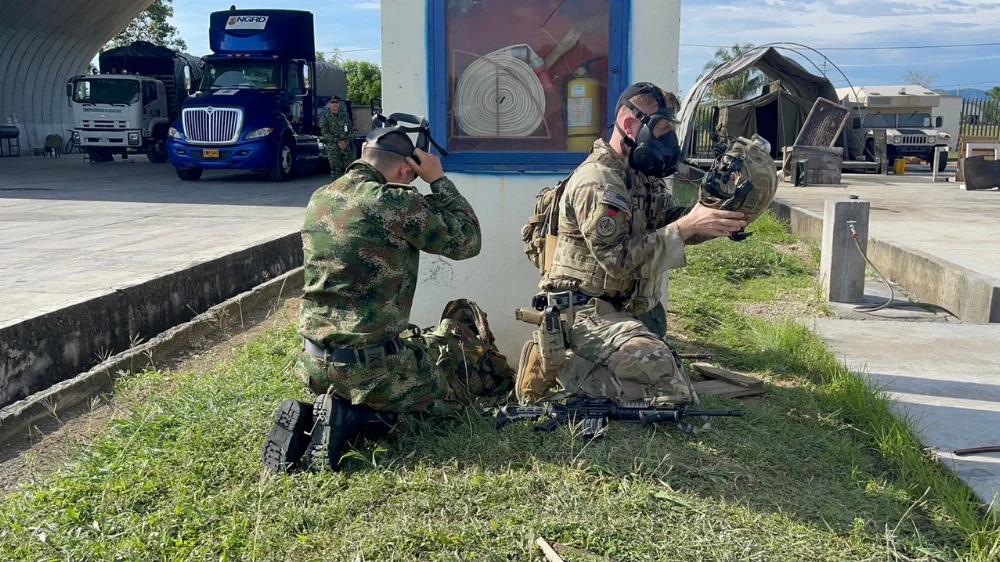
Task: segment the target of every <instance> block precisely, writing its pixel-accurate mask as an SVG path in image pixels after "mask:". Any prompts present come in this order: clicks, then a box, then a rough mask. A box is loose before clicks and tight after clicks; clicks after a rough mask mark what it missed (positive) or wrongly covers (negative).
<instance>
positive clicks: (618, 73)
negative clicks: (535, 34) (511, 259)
mask: <svg viewBox="0 0 1000 562" xmlns="http://www.w3.org/2000/svg"><path fill="white" fill-rule="evenodd" d="M426 2H427V53H428V57H427V60H428V62H427V72H428V93H429V105H430V107H429V115H428V117H429V119H430V122H431V128H432V134H433V136H434V139H435V141H437V142H438V143H439V144H440V145H441V146H442V147H444V149H445V150H447V151H448V153H449V157H448V158H444V159H442V164H443V165H444V168H445V170H447V171H459V172H518V171H525V172H529V171H532V172H542V171H551V172H564V171H568V170H572V169H573V168H575V167H576V166H577V165H579V164H580V163H581V162H583V160H584V159H585V158H586V156H587V152H589V148H587V151H574V152H568V151H566V150H562V151H559V150H544V149H542V150H539V149H537V148H528V149H526V150H518V151H511V150H496V151H489V150H484V149H482V148H478V149H477V148H470V147H468V146H466V147H462V146H460V143H461V141H456V142H450V141H451V136H450V135H449V129H452V128H453V127H456V125H455V124H454V123H453V119H452V115H451V111H450V110H451V88H452V86H451V85H450V84H449V82H450V81H451V82H452V83H454V82H455V81H456V80H457V78H458V77H456V76H450V73H449V66H453V64H450V61H451V59H450V58H449V56H448V55H449V53H448V49H449V42H448V35H447V31H448V21H447V18H448V17H449V16H448V9H449V5H454V4H456V2H455V0H426ZM490 4H492V5H493V6H498V5H500V6H502V5H504V2H495V3H494V2H491V3H490ZM538 4H543V3H541V2H540V3H538ZM630 4H631V0H601V5H603V6H609V7H610V13H608V12H604V13H605V14H607V21H608V24H609V29H608V30H607V55H606V57H604V56H599V57H598V58H606V59H607V67H606V70H607V72H606V88H605V87H604V84H601V87H600V88H599V90H598V91H600V90H603V92H601V94H602V95H601V98H602V100H603V103H602V105H603V107H604V108H605V111H604V112H603V113H604V117H605V120H604V122H603V123H601V125H602V126H601V131H600V133H598V134H599V135H600V136H602V137H603V138H607V136H608V135H607V134H606V133H607V130H606V125H607V124H609V123H612V122H613V121H614V116H613V113H614V106H615V102H616V101H617V99H618V96H619V95H620V94H621V92H622V91H623V90H624V89H625V87H627V85H628V84H629V60H628V51H629V49H628V46H629V43H630V27H631V21H630V20H631V17H630ZM475 5H476V3H473V9H475ZM559 6H561V4H560V5H559ZM513 11H514V10H513V9H507V10H506V12H507V14H509V13H511V12H513ZM553 14H555V12H553ZM543 16H544V14H543ZM513 17H514V16H508V15H506V14H504V15H503V16H502V17H500V16H499V15H498V19H499V20H503V19H504V18H506V20H507V21H509V20H510V18H513ZM550 17H551V16H550ZM602 17H603V16H602ZM601 33H603V31H601ZM566 35H569V34H566ZM550 36H551V34H550ZM553 38H554V39H557V40H558V39H559V36H558V35H557V36H555V37H553ZM511 42H512V43H517V41H516V39H514V40H512V41H511ZM521 42H522V43H524V42H523V41H521ZM467 43H468V41H467ZM529 45H530V44H529ZM496 48H498V47H496V46H495V45H494V46H493V47H492V49H496ZM581 49H582V47H581ZM470 50H471V49H470ZM476 50H491V49H490V48H489V47H483V48H481V49H479V48H477V49H476ZM455 52H462V53H464V52H465V51H458V50H455ZM569 52H570V51H567V53H569ZM595 53H596V51H591V54H595ZM485 54H486V53H475V54H473V53H468V55H469V56H470V57H476V56H477V55H478V56H482V55H485ZM581 56H582V55H579V54H577V60H579V58H580V57H581ZM456 57H457V55H456ZM565 58H569V56H568V55H565ZM574 64H575V63H574ZM553 66H555V67H558V66H559V64H558V61H557V63H556V64H554V65H553ZM563 66H564V67H569V66H571V65H570V64H569V63H568V62H567V63H566V64H565V65H563ZM601 67H602V68H603V65H601ZM563 72H565V74H566V75H564V76H561V77H559V78H561V79H558V80H557V79H552V81H551V83H552V84H553V87H554V88H556V89H559V93H558V95H559V96H560V98H564V97H565V96H566V91H565V90H566V85H567V82H568V80H570V79H571V78H572V76H571V75H569V73H568V71H563ZM494 91H495V88H494ZM550 99H551V98H550ZM502 101H503V100H502V97H501V102H500V103H502ZM562 101H563V103H564V104H565V103H566V102H565V99H563V100H562ZM576 107H579V106H576ZM546 110H548V108H547V107H546ZM560 111H561V112H562V115H563V117H564V118H565V116H566V114H567V110H566V109H565V107H562V108H560ZM598 111H599V112H600V110H598ZM574 115H576V116H579V115H581V114H580V113H575V114H574ZM591 119H592V117H591ZM549 121H550V119H549V118H548V116H545V117H543V118H542V125H541V126H540V127H539V130H540V129H545V130H546V131H550V130H551V129H552V128H555V127H550V125H549ZM591 122H592V121H591ZM564 123H565V121H563V125H562V126H563V127H565V125H564ZM498 127H499V125H498ZM559 132H562V134H567V133H565V129H563V128H560V129H559ZM559 132H557V133H556V136H558V134H559ZM548 134H549V135H550V136H549V137H548V138H549V139H551V138H552V137H553V135H552V134H551V132H549V133H548ZM483 138H485V137H477V138H476V139H477V140H480V139H483ZM562 138H563V139H565V138H566V137H562ZM595 138H596V137H595ZM519 142H521V139H516V140H514V141H512V144H517V143H519ZM584 142H586V141H585V140H584ZM480 144H482V143H480ZM550 144H552V143H550ZM563 145H564V146H565V143H563ZM578 150H580V149H578Z"/></svg>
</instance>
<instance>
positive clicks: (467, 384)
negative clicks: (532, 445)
mask: <svg viewBox="0 0 1000 562" xmlns="http://www.w3.org/2000/svg"><path fill="white" fill-rule="evenodd" d="M414 156H415V157H416V159H415V158H414ZM417 159H418V160H417ZM418 161H419V163H418ZM417 177H420V178H421V179H423V180H424V181H425V182H427V183H428V184H430V189H431V191H432V194H431V195H427V196H424V195H422V194H421V193H420V192H418V191H417V190H416V188H414V187H413V186H411V185H410V183H411V182H413V181H414V180H415V179H416V178H417ZM302 242H303V253H304V256H303V257H304V269H305V287H304V296H303V299H302V308H301V318H300V321H299V333H300V334H301V335H302V337H303V347H304V349H303V351H302V353H301V354H300V355H299V357H298V359H297V362H296V365H295V370H296V373H297V376H298V377H299V379H300V380H302V382H303V383H304V384H306V385H307V386H308V387H309V388H310V389H311V390H312V391H313V392H314V393H315V394H317V395H318V396H317V398H316V400H315V403H314V404H312V405H310V404H308V403H305V402H300V401H296V400H286V401H284V402H283V403H282V404H281V407H280V408H279V410H278V412H277V413H276V414H275V418H274V420H275V424H274V427H273V429H272V430H271V434H270V435H269V436H268V440H267V442H266V443H265V445H264V450H263V453H262V455H263V461H264V464H265V466H267V467H268V468H269V469H270V470H271V471H272V472H276V473H280V472H284V471H286V470H289V469H294V468H297V467H299V466H300V464H305V463H307V462H308V463H309V464H310V465H315V464H319V465H320V466H322V465H326V466H329V467H330V468H332V469H337V468H338V465H339V460H340V457H341V454H342V452H343V449H344V447H345V446H346V444H347V443H348V442H349V441H350V440H352V439H353V438H355V437H358V436H360V435H365V436H372V437H377V436H381V435H383V434H384V433H385V432H386V431H387V430H388V429H389V428H390V427H391V426H392V425H393V424H394V423H395V422H396V421H397V416H398V414H400V413H406V412H428V413H431V414H438V413H439V414H449V413H453V412H456V411H458V410H459V409H461V408H462V407H463V405H464V404H468V403H471V402H472V401H473V400H474V399H475V398H476V397H482V396H488V397H503V396H505V395H506V394H507V390H508V388H510V387H512V383H513V376H514V372H513V370H512V369H511V368H510V366H509V365H508V364H507V360H506V358H505V357H504V356H503V355H502V354H500V352H499V351H498V350H497V348H496V346H495V344H494V340H493V336H492V334H491V333H490V331H489V325H488V324H487V323H486V314H485V313H484V312H483V311H482V310H481V309H480V308H479V307H478V306H477V305H476V304H475V303H474V302H471V301H467V300H455V301H452V302H450V303H448V306H446V308H445V310H444V313H443V314H442V318H441V322H440V323H439V325H438V327H437V328H436V329H435V330H433V331H424V332H422V331H421V330H420V329H419V328H417V327H416V326H414V325H412V324H410V309H411V307H412V304H413V295H414V291H415V289H416V285H417V272H418V267H419V260H420V252H421V251H424V252H427V253H430V254H437V255H442V256H445V257H447V258H450V259H453V260H465V259H469V258H472V257H475V256H476V255H478V254H479V251H480V248H481V244H482V233H481V231H480V226H479V220H478V218H477V217H476V214H475V212H474V211H473V209H472V206H471V205H470V204H469V202H468V201H467V200H466V199H465V198H464V197H463V196H462V195H461V194H460V193H459V192H458V190H457V189H456V187H455V185H454V184H453V183H452V182H451V180H450V179H448V178H447V177H446V176H445V175H444V171H443V169H442V167H441V161H440V160H439V159H438V158H437V157H436V156H434V155H433V154H429V153H427V152H425V151H423V150H420V149H415V148H414V144H413V142H412V141H411V139H410V137H409V136H408V135H407V134H406V133H405V132H400V131H394V132H390V133H388V134H386V133H384V132H383V133H379V134H374V136H373V135H369V141H368V142H366V144H365V148H364V149H363V151H362V157H361V159H360V160H358V161H355V162H354V163H352V164H351V165H350V166H349V167H348V169H347V172H346V173H345V174H344V175H343V176H342V177H340V178H339V179H337V180H336V181H334V182H333V183H331V184H329V185H327V186H324V187H321V188H320V189H318V190H317V191H316V192H315V193H314V194H313V196H312V199H311V200H310V201H309V205H308V208H307V212H306V218H305V224H304V227H303V229H302Z"/></svg>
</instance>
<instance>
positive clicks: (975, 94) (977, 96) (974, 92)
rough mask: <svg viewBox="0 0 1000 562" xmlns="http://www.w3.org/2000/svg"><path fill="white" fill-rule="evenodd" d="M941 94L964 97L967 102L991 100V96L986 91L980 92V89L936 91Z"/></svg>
mask: <svg viewBox="0 0 1000 562" xmlns="http://www.w3.org/2000/svg"><path fill="white" fill-rule="evenodd" d="M934 91H935V92H938V93H939V94H946V95H949V96H962V97H963V98H965V99H967V100H988V99H990V96H989V94H987V93H986V91H985V90H980V89H978V88H961V89H958V90H934Z"/></svg>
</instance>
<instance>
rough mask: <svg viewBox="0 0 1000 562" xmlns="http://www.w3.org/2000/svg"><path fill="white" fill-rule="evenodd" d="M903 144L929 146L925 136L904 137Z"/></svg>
mask: <svg viewBox="0 0 1000 562" xmlns="http://www.w3.org/2000/svg"><path fill="white" fill-rule="evenodd" d="M902 144H927V137H926V136H925V135H903V142H902Z"/></svg>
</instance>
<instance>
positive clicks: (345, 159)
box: [319, 111, 354, 178]
mask: <svg viewBox="0 0 1000 562" xmlns="http://www.w3.org/2000/svg"><path fill="white" fill-rule="evenodd" d="M319 128H320V132H321V133H322V134H323V142H324V143H325V144H326V156H327V158H328V159H329V160H330V175H331V176H333V177H335V178H339V177H340V176H342V175H343V174H344V171H345V170H347V166H348V165H349V164H350V163H351V161H353V160H354V158H353V156H354V126H353V125H351V120H350V119H348V118H347V113H345V112H343V111H340V112H338V113H334V112H332V111H327V112H326V113H324V114H323V117H322V118H321V119H320V121H319ZM340 141H345V142H347V148H340V146H339V145H338V143H339V142H340Z"/></svg>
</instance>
